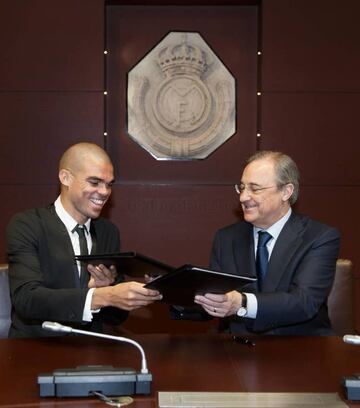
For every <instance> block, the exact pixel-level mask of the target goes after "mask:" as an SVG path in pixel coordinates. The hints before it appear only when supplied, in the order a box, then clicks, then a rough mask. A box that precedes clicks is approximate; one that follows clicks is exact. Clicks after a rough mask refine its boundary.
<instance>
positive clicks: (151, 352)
mask: <svg viewBox="0 0 360 408" xmlns="http://www.w3.org/2000/svg"><path fill="white" fill-rule="evenodd" d="M134 339H135V340H137V341H139V342H140V343H141V344H142V346H143V347H144V349H145V353H146V356H147V360H148V366H149V369H150V371H151V372H152V374H153V387H152V388H153V391H152V394H151V395H149V396H135V401H134V403H133V404H132V405H131V407H133V408H137V407H141V408H148V407H149V408H150V407H156V406H157V392H158V391H229V392H243V391H246V392H338V393H339V394H340V395H342V396H343V395H344V394H343V391H342V388H341V378H342V377H343V376H350V375H352V374H353V373H355V372H360V347H357V346H352V345H348V344H344V343H343V341H342V339H341V338H340V337H261V338H258V339H256V345H255V347H251V346H247V345H244V344H241V343H236V342H234V341H233V340H232V339H231V337H230V336H227V335H170V334H169V335H166V334H156V335H155V334H153V335H141V336H136V337H134ZM85 364H104V365H113V366H116V367H133V368H135V369H136V370H138V369H139V368H140V354H139V352H138V350H137V349H136V348H135V347H132V346H130V345H128V344H124V343H117V342H112V341H109V340H103V339H96V338H90V337H76V336H75V337H63V338H46V339H45V338H44V339H23V340H18V339H16V340H15V339H2V340H0V367H1V368H0V387H1V392H0V406H1V407H5V406H6V407H21V408H23V407H29V408H30V407H42V408H51V407H60V406H61V407H63V406H64V407H71V408H77V407H81V408H85V407H98V406H99V407H100V406H103V407H105V406H106V405H105V404H104V403H102V402H100V401H97V400H95V399H93V398H40V397H39V389H38V385H37V375H38V374H39V373H46V372H52V371H53V370H54V369H56V368H73V367H76V366H78V365H85ZM349 405H350V406H360V404H359V403H352V404H349Z"/></svg>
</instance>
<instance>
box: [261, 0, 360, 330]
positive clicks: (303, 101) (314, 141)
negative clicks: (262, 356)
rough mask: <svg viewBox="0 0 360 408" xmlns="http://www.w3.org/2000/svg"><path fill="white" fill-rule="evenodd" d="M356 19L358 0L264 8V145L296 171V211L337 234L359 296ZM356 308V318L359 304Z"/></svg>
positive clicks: (279, 2) (283, 1)
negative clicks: (295, 166)
mask: <svg viewBox="0 0 360 408" xmlns="http://www.w3.org/2000/svg"><path fill="white" fill-rule="evenodd" d="M359 12H360V3H359V2H357V1H356V0H346V1H337V0H330V1H324V0H317V1H313V2H305V1H301V0H291V1H288V0H276V1H272V0H264V1H263V7H262V15H263V16H262V19H263V22H262V43H263V44H262V45H263V46H262V51H263V56H262V70H261V72H262V97H261V100H262V103H261V105H262V115H261V127H262V129H261V133H262V137H261V144H260V147H261V148H263V149H280V150H283V151H286V152H287V153H289V154H290V155H291V156H292V157H293V158H294V159H295V160H296V162H297V163H298V165H299V167H300V170H301V175H302V178H301V193H300V200H299V203H298V205H297V209H298V210H299V211H301V212H303V213H306V214H308V215H310V216H312V217H314V218H317V219H319V220H322V221H324V222H326V223H329V224H331V225H334V226H336V227H337V228H338V229H339V230H340V232H341V236H342V242H341V250H340V256H341V257H344V258H350V259H351V260H353V262H354V266H355V276H356V294H359V289H360V284H359V280H358V279H359V268H360V254H359V251H358V249H357V248H358V244H359V240H358V239H357V238H356V237H357V236H358V233H359V232H360V220H359V217H358V212H359V199H360V171H359V157H358V155H359V152H360V140H359V136H358V133H359V132H358V131H357V128H356V123H357V118H358V117H359V114H360V93H359V91H360V79H359V75H358V73H359V69H360V54H359V44H360V31H359V29H358V23H357V16H358V15H359ZM358 298H359V296H356V299H358ZM355 306H356V309H357V310H358V309H359V308H358V306H359V304H358V301H356V305H355ZM359 318H360V315H359V316H357V320H359ZM357 327H360V326H359V323H358V325H357Z"/></svg>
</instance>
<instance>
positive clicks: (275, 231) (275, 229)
mask: <svg viewBox="0 0 360 408" xmlns="http://www.w3.org/2000/svg"><path fill="white" fill-rule="evenodd" d="M291 213H292V209H291V207H290V208H289V210H288V212H287V213H286V214H285V215H284V216H283V217H282V218H280V220H278V221H276V222H275V224H273V225H272V226H271V227H269V228H267V229H263V228H258V227H255V226H254V237H257V234H258V232H259V231H267V232H268V233H269V234H270V235H271V236H272V237H273V238H274V240H275V241H276V240H277V238H278V236H279V235H280V232H281V230H282V229H283V228H284V225H285V224H286V222H287V221H288V219H289V218H290V216H291Z"/></svg>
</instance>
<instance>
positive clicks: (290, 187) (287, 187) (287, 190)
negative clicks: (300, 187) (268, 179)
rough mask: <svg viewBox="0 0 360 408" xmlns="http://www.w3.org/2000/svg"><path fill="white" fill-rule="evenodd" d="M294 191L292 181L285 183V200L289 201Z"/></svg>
mask: <svg viewBox="0 0 360 408" xmlns="http://www.w3.org/2000/svg"><path fill="white" fill-rule="evenodd" d="M293 192H294V185H293V184H292V183H288V184H285V186H284V187H283V196H282V200H283V201H288V200H289V199H290V197H291V196H292V193H293Z"/></svg>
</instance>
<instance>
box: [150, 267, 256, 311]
mask: <svg viewBox="0 0 360 408" xmlns="http://www.w3.org/2000/svg"><path fill="white" fill-rule="evenodd" d="M255 281H256V278H249V277H246V276H238V275H231V274H228V273H223V272H216V271H212V270H209V269H203V268H198V267H197V266H193V265H184V266H182V267H181V268H178V269H176V270H174V271H172V272H169V273H167V274H166V275H163V276H159V277H158V278H155V279H154V280H152V281H151V282H150V283H147V284H146V285H145V287H146V288H150V289H156V290H158V291H159V292H160V293H161V294H162V295H163V299H162V301H163V302H165V303H169V304H176V305H180V306H193V305H194V297H195V295H197V294H205V293H217V294H223V293H226V292H229V291H231V290H236V289H241V288H242V287H243V286H244V285H246V284H248V283H252V282H255Z"/></svg>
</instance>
